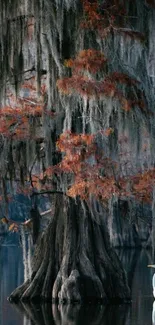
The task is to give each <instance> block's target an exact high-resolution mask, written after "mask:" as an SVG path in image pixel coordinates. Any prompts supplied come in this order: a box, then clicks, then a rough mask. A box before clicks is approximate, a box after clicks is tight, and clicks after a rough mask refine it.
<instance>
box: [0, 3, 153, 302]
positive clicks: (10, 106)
mask: <svg viewBox="0 0 155 325" xmlns="http://www.w3.org/2000/svg"><path fill="white" fill-rule="evenodd" d="M0 15H1V18H0V21H1V25H0V84H1V87H0V98H1V110H0V133H1V135H0V155H1V159H0V170H1V183H0V186H1V208H2V213H3V216H2V217H3V221H4V220H5V222H6V223H7V224H9V229H10V230H14V231H17V230H18V229H19V227H21V226H22V227H24V225H23V224H24V223H23V224H22V225H21V224H20V223H18V222H14V221H11V220H10V219H9V218H10V205H11V204H16V202H17V201H18V199H17V198H18V196H19V195H21V194H24V195H27V196H28V197H29V200H30V214H31V217H32V219H33V231H34V232H35V230H36V228H35V227H38V225H36V224H35V222H34V219H37V220H38V219H39V218H40V217H38V218H37V216H38V215H39V212H38V211H39V204H40V200H43V198H44V200H46V201H48V204H47V205H48V208H50V211H51V218H50V221H49V225H48V227H47V229H46V230H45V231H44V232H43V233H42V234H40V236H39V238H38V241H37V243H36V247H35V253H34V257H33V262H32V269H31V274H30V275H29V276H28V279H27V281H26V282H25V283H24V285H22V286H21V287H20V288H18V289H17V290H15V291H14V292H13V293H12V295H11V299H15V300H19V299H22V300H38V299H44V300H48V299H53V300H54V301H55V300H58V299H59V300H60V301H66V300H67V301H81V299H86V300H87V299H90V298H91V299H92V298H93V299H97V300H105V301H107V300H111V299H112V300H113V299H114V300H117V299H118V300H120V299H121V300H122V299H123V300H124V299H125V300H126V299H129V297H130V293H129V288H128V285H127V281H126V276H125V273H124V270H123V268H122V266H121V264H120V262H119V260H118V258H117V255H116V254H115V252H114V250H113V246H115V247H124V246H126V247H137V246H138V247H141V246H145V247H150V248H152V251H153V254H154V226H155V225H154V223H155V221H154V218H155V216H154V209H155V206H154V195H155V192H154V180H155V169H154V157H155V155H154V150H155V144H154V139H155V129H154V90H155V89H154V88H155V51H154V50H155V40H154V36H155V28H154V25H153V22H154V18H155V5H154V1H139V0H136V1H133V0H128V1H123V0H122V1H121V0H112V1H109V0H105V1H100V0H94V1H88V0H81V1H80V0H76V1H74V2H73V1H69V0H64V1H59V0H55V1H51V0H40V1H35V0H33V1H29V0H27V1H26V0H23V1H22V0H21V1H20V0H14V1H12V2H11V3H10V2H6V1H3V0H2V1H1V4H0ZM60 202H61V206H60ZM42 210H44V209H43V208H42ZM12 219H14V218H13V216H12ZM37 229H38V228H37ZM35 233H36V232H35ZM60 234H61V238H60ZM36 237H37V236H36ZM35 241H36V238H35ZM43 256H44V258H43Z"/></svg>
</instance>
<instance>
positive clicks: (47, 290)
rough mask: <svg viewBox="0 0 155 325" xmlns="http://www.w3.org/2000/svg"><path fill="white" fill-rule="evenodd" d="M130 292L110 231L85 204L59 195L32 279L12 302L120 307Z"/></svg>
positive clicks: (16, 294) (15, 292)
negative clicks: (102, 304)
mask: <svg viewBox="0 0 155 325" xmlns="http://www.w3.org/2000/svg"><path fill="white" fill-rule="evenodd" d="M129 296H130V293H129V288H128V285H127V281H126V276H125V273H124V270H123V268H122V266H121V263H120V261H119V259H118V257H117V255H116V253H115V252H114V251H113V249H112V248H111V246H110V241H109V235H108V230H107V228H106V225H105V223H104V220H102V222H100V223H98V222H97V221H96V219H95V218H94V217H93V215H92V213H91V212H90V210H89V207H88V204H87V203H86V202H81V201H80V200H79V199H78V200H77V201H75V200H74V199H71V198H67V197H65V196H63V195H58V194H57V195H56V197H55V209H54V213H53V217H52V218H51V221H50V223H49V225H48V227H47V229H46V231H45V232H44V233H43V234H42V236H41V238H40V239H39V241H38V243H37V245H36V249H35V253H34V256H33V261H32V276H31V278H30V279H29V280H28V281H27V282H26V283H24V284H23V285H21V286H20V287H19V288H17V289H16V290H15V291H14V292H13V293H12V294H11V295H10V300H11V301H18V300H21V301H41V300H43V301H51V300H52V301H54V302H57V301H58V302H60V303H61V302H62V303H65V302H67V303H71V302H83V301H93V302H98V301H100V302H108V301H113V302H120V301H126V300H128V299H129Z"/></svg>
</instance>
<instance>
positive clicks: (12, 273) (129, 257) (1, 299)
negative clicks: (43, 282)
mask: <svg viewBox="0 0 155 325" xmlns="http://www.w3.org/2000/svg"><path fill="white" fill-rule="evenodd" d="M9 243H10V242H9ZM7 244H8V243H7ZM118 254H119V256H120V258H121V260H122V262H123V264H124V267H125V268H126V270H127V272H128V278H129V284H130V286H131V288H132V304H131V305H120V306H99V305H98V306H85V307H84V306H83V307H82V308H81V307H80V306H79V305H74V306H65V305H62V306H56V305H50V304H44V305H42V306H38V305H37V306H36V305H33V304H31V305H24V304H20V305H18V306H17V305H15V306H13V305H11V304H9V303H8V302H7V299H6V297H7V296H8V295H9V294H10V292H11V291H12V290H13V289H14V288H15V287H16V286H18V285H19V284H20V283H22V281H23V275H24V267H23V258H22V248H21V247H18V246H5V244H4V246H1V247H0V274H1V275H0V304H1V314H0V324H1V325H19V324H20V325H30V324H31V325H34V324H35V325H48V324H50V325H52V324H56V325H78V324H79V325H81V324H85V325H88V324H89V325H102V324H104V325H111V324H113V323H114V324H116V325H127V324H129V323H130V324H132V325H143V324H145V325H146V323H147V325H155V304H154V303H153V296H152V276H153V274H154V271H153V269H149V268H147V265H148V264H152V260H151V254H150V252H149V251H145V250H142V251H138V250H137V251H134V250H126V251H119V253H118ZM152 305H153V307H152Z"/></svg>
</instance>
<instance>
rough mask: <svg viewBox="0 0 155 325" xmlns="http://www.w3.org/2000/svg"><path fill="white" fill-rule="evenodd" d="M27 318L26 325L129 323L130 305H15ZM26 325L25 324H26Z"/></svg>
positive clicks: (123, 324)
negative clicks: (28, 321)
mask: <svg viewBox="0 0 155 325" xmlns="http://www.w3.org/2000/svg"><path fill="white" fill-rule="evenodd" d="M15 308H16V309H18V310H19V311H20V312H21V313H24V315H25V317H26V318H25V319H27V320H28V318H29V319H30V323H26V325H30V324H31V325H34V324H35V325H52V324H53V325H55V324H56V325H82V324H85V325H86V324H89V325H100V324H104V325H112V324H116V325H127V324H128V323H129V320H130V306H129V305H119V306H109V305H108V306H103V305H98V306H93V305H91V306H80V305H55V304H53V305H51V304H42V305H36V304H35V305H33V304H19V305H15ZM24 325H25V324H24Z"/></svg>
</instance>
